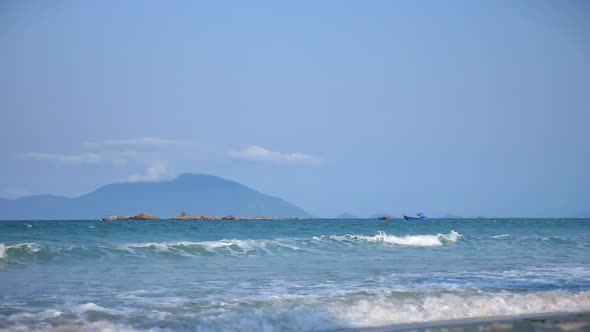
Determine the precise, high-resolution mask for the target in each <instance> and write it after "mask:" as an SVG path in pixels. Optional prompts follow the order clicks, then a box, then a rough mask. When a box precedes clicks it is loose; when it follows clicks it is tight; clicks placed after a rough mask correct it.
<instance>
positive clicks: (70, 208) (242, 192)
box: [0, 173, 309, 219]
mask: <svg viewBox="0 0 590 332" xmlns="http://www.w3.org/2000/svg"><path fill="white" fill-rule="evenodd" d="M36 198H37V199H34V200H30V199H29V200H26V199H25V200H19V201H9V200H8V201H2V202H1V203H2V204H1V205H2V206H0V219H78V218H79V219H96V218H99V217H103V216H108V215H134V214H137V213H139V212H143V211H145V212H148V213H150V214H155V215H158V216H161V217H163V218H166V217H171V216H174V215H177V214H178V213H180V212H182V211H186V212H190V213H192V214H201V215H230V214H231V215H236V216H281V217H309V214H308V213H307V212H305V211H303V210H302V209H301V208H299V207H297V206H295V205H293V204H291V203H288V202H286V201H284V200H282V199H280V198H277V197H271V196H268V195H264V194H262V193H259V192H257V191H255V190H254V189H251V188H249V187H247V186H244V185H242V184H240V183H238V182H235V181H231V180H226V179H223V178H220V177H218V176H214V175H208V174H193V173H183V174H180V175H179V176H178V177H177V178H176V179H174V180H172V181H161V182H126V183H115V184H110V185H106V186H103V187H101V188H99V189H97V190H95V191H93V192H91V193H88V194H86V195H83V196H80V197H78V198H72V199H65V200H55V199H51V196H37V197H36Z"/></svg>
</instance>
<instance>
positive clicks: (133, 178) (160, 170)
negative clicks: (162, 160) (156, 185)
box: [127, 164, 170, 182]
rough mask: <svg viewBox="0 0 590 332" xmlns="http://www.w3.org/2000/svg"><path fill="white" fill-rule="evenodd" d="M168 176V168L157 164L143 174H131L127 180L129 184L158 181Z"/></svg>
mask: <svg viewBox="0 0 590 332" xmlns="http://www.w3.org/2000/svg"><path fill="white" fill-rule="evenodd" d="M169 175H170V173H169V171H168V168H167V167H166V166H165V165H164V164H158V165H155V166H151V167H148V168H147V169H146V171H145V174H133V175H130V176H129V178H128V179H127V180H128V181H130V182H140V181H141V182H143V181H160V180H162V179H165V178H167V177H168V176H169Z"/></svg>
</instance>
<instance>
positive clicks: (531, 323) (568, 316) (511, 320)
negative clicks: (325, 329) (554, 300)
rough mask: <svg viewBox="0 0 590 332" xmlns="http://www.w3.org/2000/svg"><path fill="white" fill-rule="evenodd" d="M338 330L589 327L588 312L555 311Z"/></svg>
mask: <svg viewBox="0 0 590 332" xmlns="http://www.w3.org/2000/svg"><path fill="white" fill-rule="evenodd" d="M337 331H339V332H345V331H349V332H401V331H424V332H472V331H473V332H475V331H485V332H492V331H503V332H510V331H544V332H545V331H568V332H573V331H590V312H589V311H585V312H573V313H572V312H569V313H566V312H555V313H539V314H527V315H518V316H502V317H483V318H468V319H457V320H443V321H435V322H426V323H412V324H398V325H389V326H383V327H372V328H363V329H341V330H337Z"/></svg>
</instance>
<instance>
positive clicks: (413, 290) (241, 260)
mask: <svg viewBox="0 0 590 332" xmlns="http://www.w3.org/2000/svg"><path fill="white" fill-rule="evenodd" d="M0 243H1V244H0V329H2V328H7V329H9V330H13V329H14V330H16V329H20V330H60V329H69V330H77V329H80V330H106V329H110V330H115V331H116V330H154V331H166V330H195V331H318V330H319V331H321V330H330V329H338V328H359V327H371V326H382V325H388V324H398V323H408V322H424V321H433V320H441V319H454V318H467V317H486V316H499V315H515V314H525V313H538V312H558V311H580V310H590V220H589V219H563V220H560V219H490V220H470V219H456V220H445V219H430V220H426V221H420V222H407V221H402V220H392V221H378V220H293V221H262V220H257V221H247V220H240V221H169V220H161V221H125V222H112V223H107V222H101V221H3V222H0Z"/></svg>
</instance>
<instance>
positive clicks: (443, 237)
mask: <svg viewBox="0 0 590 332" xmlns="http://www.w3.org/2000/svg"><path fill="white" fill-rule="evenodd" d="M329 238H330V239H333V240H337V241H345V242H346V241H360V242H366V243H377V244H389V245H398V246H411V247H433V246H442V245H445V244H450V243H454V242H457V241H459V239H460V238H461V234H459V233H458V232H455V231H451V232H450V233H448V234H436V235H405V236H395V235H388V234H386V233H385V232H378V233H377V235H374V236H366V235H342V236H340V235H332V236H330V237H329ZM319 239H322V237H320V238H319Z"/></svg>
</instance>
